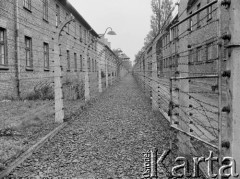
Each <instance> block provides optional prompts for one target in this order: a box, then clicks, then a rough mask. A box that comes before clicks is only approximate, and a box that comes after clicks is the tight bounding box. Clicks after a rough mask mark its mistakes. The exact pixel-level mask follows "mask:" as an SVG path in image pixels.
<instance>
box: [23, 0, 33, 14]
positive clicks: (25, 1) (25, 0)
mask: <svg viewBox="0 0 240 179" xmlns="http://www.w3.org/2000/svg"><path fill="white" fill-rule="evenodd" d="M23 7H24V9H26V10H28V11H30V12H31V7H32V1H31V0H23Z"/></svg>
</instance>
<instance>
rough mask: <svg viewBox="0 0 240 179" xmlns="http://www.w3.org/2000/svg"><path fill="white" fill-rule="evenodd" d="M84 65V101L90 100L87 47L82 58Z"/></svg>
mask: <svg viewBox="0 0 240 179" xmlns="http://www.w3.org/2000/svg"><path fill="white" fill-rule="evenodd" d="M84 63H85V65H84V66H85V73H84V87H85V88H84V89H85V90H84V96H85V101H88V100H90V91H89V74H88V70H89V69H88V65H89V64H88V46H87V47H86V49H85V58H84Z"/></svg>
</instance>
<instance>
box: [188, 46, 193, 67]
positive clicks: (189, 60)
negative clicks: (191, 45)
mask: <svg viewBox="0 0 240 179" xmlns="http://www.w3.org/2000/svg"><path fill="white" fill-rule="evenodd" d="M188 62H189V64H192V63H193V62H194V60H193V49H190V50H189V53H188Z"/></svg>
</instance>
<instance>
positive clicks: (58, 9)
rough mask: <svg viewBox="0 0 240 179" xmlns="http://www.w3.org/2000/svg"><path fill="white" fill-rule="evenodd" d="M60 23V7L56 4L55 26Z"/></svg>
mask: <svg viewBox="0 0 240 179" xmlns="http://www.w3.org/2000/svg"><path fill="white" fill-rule="evenodd" d="M59 24H60V7H59V5H57V4H56V27H58V26H59Z"/></svg>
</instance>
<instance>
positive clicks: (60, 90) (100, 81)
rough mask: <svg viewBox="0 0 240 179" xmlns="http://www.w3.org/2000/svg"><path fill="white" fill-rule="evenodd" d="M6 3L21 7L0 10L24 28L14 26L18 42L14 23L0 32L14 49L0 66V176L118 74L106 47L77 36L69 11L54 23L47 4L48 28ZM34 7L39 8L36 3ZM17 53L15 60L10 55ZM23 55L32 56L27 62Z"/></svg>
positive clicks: (81, 107) (51, 8)
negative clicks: (28, 18) (14, 11)
mask: <svg viewBox="0 0 240 179" xmlns="http://www.w3.org/2000/svg"><path fill="white" fill-rule="evenodd" d="M9 3H10V5H9V7H8V8H11V7H14V8H15V10H18V11H20V13H19V16H18V19H17V20H16V19H15V18H13V16H14V13H12V11H10V10H9V11H8V9H7V8H6V9H5V8H4V7H0V13H1V16H2V17H3V18H6V19H7V20H8V21H11V22H13V23H16V24H17V28H19V29H21V28H22V26H23V27H24V28H26V29H28V30H24V31H23V30H19V29H18V31H17V32H18V38H19V39H17V41H18V43H17V44H15V40H16V39H14V38H12V37H11V36H9V34H14V33H16V30H15V29H14V27H12V28H11V26H9V27H8V28H7V29H6V31H7V32H8V33H5V32H6V31H1V33H2V32H4V35H3V36H1V38H2V37H4V40H5V41H6V42H7V43H6V44H5V48H7V49H9V50H10V49H11V50H12V49H14V53H8V54H7V55H8V59H11V60H9V61H8V64H7V66H6V70H1V71H0V89H1V92H2V94H3V93H4V96H3V97H2V98H1V102H0V113H1V118H0V123H1V125H0V178H1V177H3V176H5V175H7V174H8V173H9V172H10V171H11V170H12V169H13V168H14V167H16V165H17V164H19V162H20V160H22V159H24V158H26V157H28V156H29V153H31V151H30V150H31V149H32V148H33V147H34V146H36V144H38V143H39V142H41V141H42V139H43V138H45V137H46V136H47V135H48V134H49V133H51V132H54V131H55V129H57V128H58V129H60V128H59V126H61V124H63V123H66V122H68V121H70V120H71V119H72V118H74V117H75V116H76V115H77V114H79V112H81V111H82V110H83V109H84V108H85V106H86V101H88V100H89V99H94V98H95V97H96V96H97V95H99V94H100V93H101V92H103V91H104V90H106V89H107V87H109V86H111V85H112V84H114V82H116V80H117V79H118V77H117V71H118V69H117V68H118V65H117V60H116V59H115V60H113V57H112V56H111V57H110V56H109V55H106V57H105V56H103V54H104V52H105V50H102V49H98V48H97V47H96V49H95V47H94V45H93V44H92V43H90V42H89V43H88V44H84V43H83V42H81V39H79V36H78V34H77V35H76V29H75V26H76V24H75V19H74V17H73V16H71V15H69V16H68V17H64V16H63V15H62V14H61V19H63V21H64V22H62V23H61V24H59V26H58V28H55V27H56V25H55V24H54V22H55V21H56V19H55V18H52V17H54V16H55V13H56V9H55V8H54V7H52V6H51V5H50V4H49V19H48V21H49V22H48V25H49V26H53V27H54V28H47V27H45V26H41V25H39V24H37V23H34V22H32V21H27V22H26V21H25V16H24V12H25V10H24V9H23V7H20V6H16V4H15V3H16V2H15V1H9ZM32 10H36V12H38V13H41V14H42V11H41V10H39V9H38V8H37V7H35V6H34V4H32ZM52 15H53V16H52ZM32 16H33V19H34V18H35V20H41V21H42V20H43V19H42V16H41V15H39V16H38V15H36V14H34V13H33V14H32ZM19 26H21V27H19ZM35 32H36V34H39V35H35ZM25 36H29V37H30V38H29V39H24V37H25ZM20 37H21V38H20ZM45 37H46V38H45ZM96 41H97V39H95V41H94V42H96ZM27 42H29V43H27ZM44 42H46V44H44ZM27 45H30V46H31V49H30V46H29V49H28V48H27V47H28V46H27ZM104 48H105V47H104ZM16 52H18V54H16ZM15 55H17V59H18V60H17V61H14V60H12V59H15ZM28 57H29V58H28ZM105 58H107V59H105ZM27 59H31V60H32V61H29V62H26V60H27ZM103 59H105V60H106V61H105V62H103V61H102V60H103ZM1 60H2V58H1ZM105 63H106V65H104V64H105ZM16 67H17V68H16ZM16 70H17V73H16ZM102 72H103V73H106V72H108V74H105V75H102ZM106 76H108V78H106ZM107 80H108V81H107ZM106 83H108V86H106ZM13 94H14V95H13ZM15 94H16V95H15ZM86 96H88V97H89V98H88V100H86ZM16 99H17V100H16ZM26 152H28V153H26ZM16 161H17V162H16ZM13 166H14V167H13Z"/></svg>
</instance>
